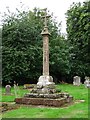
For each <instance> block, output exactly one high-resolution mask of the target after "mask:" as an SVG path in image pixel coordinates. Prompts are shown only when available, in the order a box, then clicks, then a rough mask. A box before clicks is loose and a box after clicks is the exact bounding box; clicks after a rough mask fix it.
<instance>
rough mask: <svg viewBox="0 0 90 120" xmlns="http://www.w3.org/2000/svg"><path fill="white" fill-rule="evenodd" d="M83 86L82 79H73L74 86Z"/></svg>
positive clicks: (75, 77) (76, 77)
mask: <svg viewBox="0 0 90 120" xmlns="http://www.w3.org/2000/svg"><path fill="white" fill-rule="evenodd" d="M80 84H81V78H80V77H79V76H74V77H73V85H76V86H80Z"/></svg>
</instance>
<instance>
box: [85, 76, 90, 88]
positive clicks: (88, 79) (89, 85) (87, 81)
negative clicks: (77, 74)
mask: <svg viewBox="0 0 90 120" xmlns="http://www.w3.org/2000/svg"><path fill="white" fill-rule="evenodd" d="M84 85H85V87H86V88H90V77H87V76H85V81H84Z"/></svg>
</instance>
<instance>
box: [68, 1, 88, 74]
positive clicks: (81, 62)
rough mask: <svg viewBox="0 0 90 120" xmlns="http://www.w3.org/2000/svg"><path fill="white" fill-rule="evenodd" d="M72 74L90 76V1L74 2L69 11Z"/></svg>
mask: <svg viewBox="0 0 90 120" xmlns="http://www.w3.org/2000/svg"><path fill="white" fill-rule="evenodd" d="M67 33H68V41H69V42H70V46H71V48H70V54H71V60H70V61H71V62H70V63H71V74H72V75H79V76H85V75H86V76H90V72H89V71H90V1H87V2H84V3H83V4H80V3H77V4H75V3H74V4H73V5H72V6H71V8H70V9H69V10H68V11H67Z"/></svg>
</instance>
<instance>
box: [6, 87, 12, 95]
mask: <svg viewBox="0 0 90 120" xmlns="http://www.w3.org/2000/svg"><path fill="white" fill-rule="evenodd" d="M5 90H6V94H7V95H8V94H11V86H10V85H6V86H5Z"/></svg>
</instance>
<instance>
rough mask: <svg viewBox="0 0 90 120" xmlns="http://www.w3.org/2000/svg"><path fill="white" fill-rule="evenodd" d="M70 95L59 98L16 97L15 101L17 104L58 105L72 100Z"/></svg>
mask: <svg viewBox="0 0 90 120" xmlns="http://www.w3.org/2000/svg"><path fill="white" fill-rule="evenodd" d="M72 99H73V98H72V97H70V98H68V99H66V98H60V99H49V98H47V99H45V98H16V99H15V101H16V103H17V104H27V105H45V106H55V107H60V106H62V105H64V104H65V103H69V102H71V101H72Z"/></svg>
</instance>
